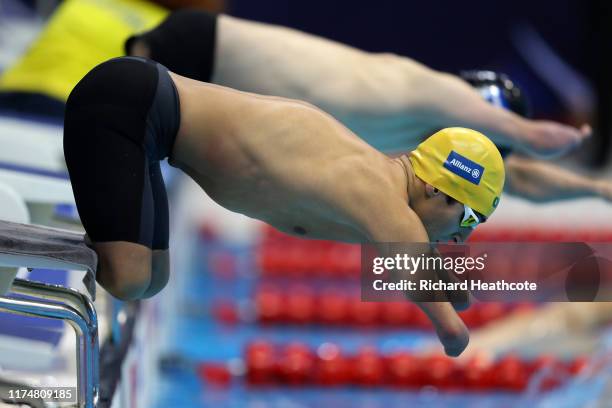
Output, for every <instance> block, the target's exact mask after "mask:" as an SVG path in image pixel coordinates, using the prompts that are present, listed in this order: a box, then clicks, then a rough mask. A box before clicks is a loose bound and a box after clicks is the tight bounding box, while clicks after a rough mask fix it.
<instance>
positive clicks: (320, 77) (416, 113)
mask: <svg viewBox="0 0 612 408" xmlns="http://www.w3.org/2000/svg"><path fill="white" fill-rule="evenodd" d="M125 49H126V52H127V53H128V54H131V55H139V56H144V57H150V58H152V59H154V60H156V61H158V62H160V63H162V64H163V65H164V66H166V67H168V69H170V70H171V71H173V72H176V73H178V74H180V75H183V76H187V77H189V78H193V79H197V80H201V81H205V82H213V83H216V84H219V85H224V86H229V87H231V88H235V89H239V90H243V91H249V92H256V93H260V94H266V95H277V96H283V97H289V98H295V99H301V100H304V101H307V102H310V103H313V104H314V105H317V106H319V107H321V108H322V109H323V110H325V111H326V112H329V113H330V114H332V115H333V116H334V117H335V118H336V119H338V120H339V121H340V122H342V123H343V124H345V125H346V126H348V127H349V128H350V129H351V130H353V131H354V132H355V133H356V134H358V135H359V136H360V137H362V138H363V139H364V140H365V141H367V142H368V143H369V144H371V145H372V146H374V147H375V148H377V149H379V150H381V151H385V152H398V151H406V150H411V149H413V148H414V147H415V146H416V145H417V144H418V143H419V142H420V141H421V140H422V138H423V136H425V135H429V134H431V133H433V132H434V131H435V130H438V129H440V128H443V127H448V126H466V127H469V128H474V129H478V130H480V131H483V132H484V133H485V134H486V135H487V136H489V137H491V139H492V140H493V141H494V142H495V143H496V144H497V146H498V148H499V149H500V150H501V151H502V152H503V153H504V158H505V162H506V176H507V183H506V192H508V193H510V194H513V195H517V196H520V197H523V198H526V199H528V200H531V201H534V202H550V201H557V200H563V199H572V198H579V197H601V198H603V199H605V200H607V201H610V202H612V183H610V182H609V181H607V180H603V179H596V178H593V177H588V176H585V175H581V174H578V173H577V172H575V171H569V170H566V169H564V168H562V167H560V166H557V165H553V164H552V163H546V162H543V161H541V160H534V159H532V158H529V157H525V154H529V155H532V156H533V155H535V156H542V157H551V156H557V155H562V154H564V153H566V152H568V151H569V150H571V149H572V148H574V147H576V146H577V145H579V144H580V143H581V142H582V141H583V140H584V139H585V138H586V137H588V135H589V134H590V129H589V127H588V126H586V125H585V126H583V127H582V128H581V129H575V128H573V127H571V126H566V125H562V124H559V123H555V122H550V121H539V120H530V119H527V118H526V117H525V116H527V115H526V113H527V112H526V106H525V102H524V97H523V95H522V93H521V92H520V89H518V88H517V87H516V85H515V84H513V83H512V81H510V80H509V79H508V78H506V77H505V76H503V75H499V74H495V73H492V72H486V71H475V72H467V73H465V74H464V75H462V77H457V76H454V75H449V74H445V73H441V72H437V71H434V70H431V69H429V68H427V67H426V66H424V65H422V64H419V63H417V62H415V61H413V60H411V59H409V58H405V57H400V56H397V55H391V54H372V53H367V52H363V51H360V50H358V49H355V48H351V47H348V46H345V45H342V44H339V43H336V42H333V41H330V40H327V39H324V38H320V37H315V36H312V35H309V34H306V33H302V32H299V31H297V30H292V29H288V28H285V27H279V26H273V25H269V24H263V23H256V22H251V21H246V20H242V19H238V18H234V17H231V16H227V15H223V14H220V15H211V14H209V13H206V12H204V11H199V10H180V11H177V12H174V13H172V14H170V15H169V17H168V18H167V19H166V20H165V21H163V22H162V23H161V24H160V25H159V26H158V27H156V28H154V29H153V30H151V31H149V32H146V33H142V34H139V35H135V36H133V37H131V38H129V39H128V40H127V42H126V44H125ZM469 84H471V85H472V86H471V87H470V86H469ZM493 91H497V92H499V94H497V95H492V92H493ZM483 93H485V94H487V95H483ZM482 96H485V98H483V97H482ZM486 101H488V102H490V103H486ZM491 105H493V106H491ZM500 108H504V109H500ZM511 152H512V153H514V154H510V153H511Z"/></svg>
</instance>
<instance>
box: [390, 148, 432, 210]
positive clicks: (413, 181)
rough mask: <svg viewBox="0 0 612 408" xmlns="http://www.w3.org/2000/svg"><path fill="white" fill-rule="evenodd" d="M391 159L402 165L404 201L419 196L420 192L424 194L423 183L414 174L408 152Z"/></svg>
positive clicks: (408, 201) (409, 200)
mask: <svg viewBox="0 0 612 408" xmlns="http://www.w3.org/2000/svg"><path fill="white" fill-rule="evenodd" d="M393 160H394V161H395V162H396V163H398V164H399V165H400V166H401V167H402V171H403V173H404V178H403V180H404V183H405V188H406V190H405V191H406V202H407V203H410V202H411V201H414V200H415V199H416V198H417V197H419V195H420V194H424V191H425V184H424V183H423V182H422V181H421V180H420V179H419V178H418V177H417V176H416V175H415V174H414V170H413V169H412V163H410V159H408V154H403V155H401V156H399V157H396V158H395V159H393Z"/></svg>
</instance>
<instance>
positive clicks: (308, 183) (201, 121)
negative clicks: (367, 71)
mask: <svg viewBox="0 0 612 408" xmlns="http://www.w3.org/2000/svg"><path fill="white" fill-rule="evenodd" d="M173 78H175V83H176V84H177V88H178V90H179V94H180V98H181V129H180V131H179V136H178V137H177V144H176V145H175V150H174V154H173V161H174V163H175V164H177V165H178V166H179V167H181V168H183V169H184V170H186V171H187V172H188V173H190V175H191V176H192V177H194V178H195V179H196V180H197V181H198V182H199V184H200V185H202V186H203V187H204V189H205V190H206V191H207V192H208V193H209V194H210V195H211V196H212V197H213V198H214V199H215V200H217V201H218V202H220V204H222V205H224V206H226V207H228V208H230V209H232V210H234V211H238V212H242V213H245V214H247V215H251V216H257V217H258V218H263V219H266V220H269V218H268V217H267V215H268V214H262V211H264V212H265V211H266V210H265V209H266V208H270V209H272V208H274V216H278V215H279V203H280V204H281V205H282V204H286V206H287V207H291V208H295V207H296V206H298V205H299V203H296V202H285V200H304V202H308V203H309V205H311V206H312V205H315V206H316V202H317V201H319V200H320V201H324V202H325V207H329V204H330V202H332V207H334V203H333V202H334V201H337V206H339V207H345V205H344V203H343V202H342V201H343V200H351V199H352V196H354V194H355V191H356V190H363V191H364V192H365V191H366V190H367V191H369V194H370V195H371V194H373V193H372V186H373V185H374V186H376V187H377V188H379V189H384V188H385V187H389V188H393V187H392V185H393V183H392V182H391V181H390V180H386V174H387V173H388V172H387V171H385V167H386V166H388V165H389V164H388V162H389V159H388V158H387V157H386V156H384V155H383V154H381V153H379V152H378V151H376V150H375V149H373V148H372V147H370V146H369V145H368V144H366V143H365V142H364V141H362V140H361V139H360V138H358V137H357V136H356V135H354V134H353V133H352V132H350V131H349V130H348V129H347V128H346V127H344V126H343V125H341V124H340V123H339V122H337V121H336V120H334V119H333V118H332V117H331V116H329V115H327V114H326V113H324V112H322V111H321V110H319V109H317V108H316V107H314V106H312V105H309V104H306V103H304V102H300V101H294V100H290V99H284V98H278V97H268V96H261V95H255V94H250V93H245V92H240V91H235V90H233V89H229V88H224V87H220V86H216V85H210V84H205V83H202V82H197V81H193V80H189V79H186V78H183V77H179V76H177V75H174V76H173ZM202 158H205V159H204V160H202ZM343 190H346V191H343ZM398 193H400V194H401V192H398ZM247 195H248V197H249V199H248V200H245V197H247ZM261 200H269V206H268V205H262V204H268V203H262V201H261ZM251 201H253V203H251ZM251 204H253V205H252V206H251ZM323 206H324V205H321V207H323ZM308 210H309V209H308V208H305V209H304V211H305V212H309V211H308ZM311 210H312V209H311ZM253 211H255V212H257V213H256V214H253V213H252V212H253ZM311 215H312V214H311ZM328 216H329V217H330V218H331V217H342V214H328ZM347 222H348V220H347Z"/></svg>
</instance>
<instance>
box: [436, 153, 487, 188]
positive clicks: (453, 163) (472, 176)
mask: <svg viewBox="0 0 612 408" xmlns="http://www.w3.org/2000/svg"><path fill="white" fill-rule="evenodd" d="M443 165H444V168H446V169H447V170H449V171H450V172H452V173H455V174H456V175H458V176H459V177H461V178H463V179H465V180H467V181H469V182H470V183H472V184H476V185H478V184H480V179H481V178H482V174H483V173H484V167H482V166H481V165H480V164H478V163H476V162H473V161H471V160H470V159H468V158H467V157H465V156H462V155H460V154H459V153H457V152H456V151H454V150H451V152H450V153H449V155H448V157H447V158H446V161H445V162H444V164H443Z"/></svg>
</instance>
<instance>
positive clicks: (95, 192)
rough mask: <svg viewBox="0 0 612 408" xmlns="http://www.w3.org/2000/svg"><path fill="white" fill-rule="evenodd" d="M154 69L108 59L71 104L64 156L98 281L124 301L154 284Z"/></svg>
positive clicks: (85, 81) (76, 92)
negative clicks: (150, 149)
mask: <svg viewBox="0 0 612 408" xmlns="http://www.w3.org/2000/svg"><path fill="white" fill-rule="evenodd" d="M156 85H157V71H156V68H155V66H149V64H147V63H144V62H142V61H136V60H133V59H132V60H130V59H117V60H111V61H109V62H106V63H104V64H102V65H100V66H98V67H97V68H95V69H94V70H92V71H91V72H90V73H89V74H88V75H86V77H85V78H84V79H83V80H81V82H80V83H79V84H78V85H77V87H76V88H75V89H74V90H73V92H72V93H71V95H70V97H69V98H68V101H67V104H66V114H65V120H64V155H65V158H66V164H67V167H68V171H69V174H70V178H71V183H72V188H73V191H74V196H75V200H76V204H77V208H78V211H79V215H80V218H81V221H82V223H83V226H84V227H85V230H86V231H87V235H88V237H89V239H90V240H91V246H92V247H93V249H94V250H95V251H96V252H97V254H98V260H99V268H98V273H97V279H98V281H99V282H100V284H101V285H102V286H103V287H104V288H105V289H106V290H108V291H109V292H110V293H111V294H112V295H113V296H115V297H117V298H119V299H122V300H132V299H139V298H141V297H142V296H143V295H144V293H145V292H146V291H147V290H148V288H149V286H150V284H151V275H152V249H153V246H152V243H153V231H154V221H155V220H154V216H155V211H154V205H153V204H154V203H153V192H152V188H151V182H150V178H149V163H148V158H147V154H146V152H145V149H144V145H143V140H144V135H145V130H146V122H145V118H146V115H147V112H148V110H149V107H150V105H151V102H150V101H151V100H152V99H153V96H154V93H155V87H156Z"/></svg>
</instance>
